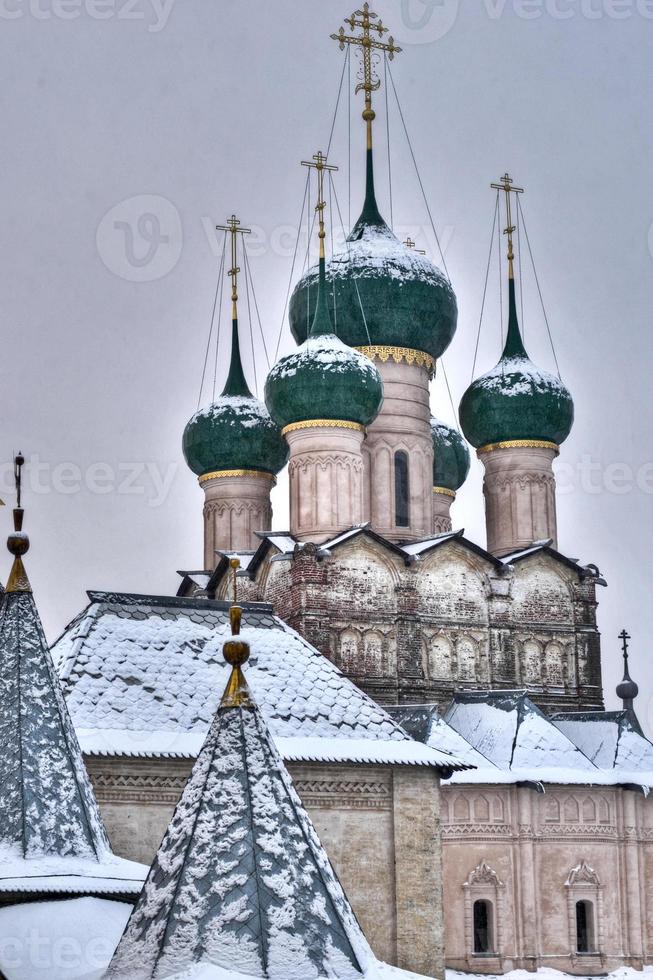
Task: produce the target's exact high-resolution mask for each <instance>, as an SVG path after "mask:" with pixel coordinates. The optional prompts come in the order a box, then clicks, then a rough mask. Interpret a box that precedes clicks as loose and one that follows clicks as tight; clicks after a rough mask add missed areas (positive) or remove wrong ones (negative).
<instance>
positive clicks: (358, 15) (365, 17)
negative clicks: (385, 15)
mask: <svg viewBox="0 0 653 980" xmlns="http://www.w3.org/2000/svg"><path fill="white" fill-rule="evenodd" d="M345 24H348V25H349V27H350V28H351V29H352V31H354V30H355V29H356V28H357V27H360V29H361V31H362V33H361V34H353V35H351V34H345V29H344V27H341V28H340V30H339V31H338V33H337V34H332V35H331V37H332V39H333V40H334V41H338V42H339V43H340V50H341V51H344V49H345V45H346V44H353V45H356V46H358V47H360V48H362V50H363V81H362V82H360V83H359V84H358V85H357V86H356V92H365V109H364V110H363V119H364V120H365V122H366V123H367V146H368V149H371V147H372V120H373V119H374V117H375V115H376V113H375V112H374V109H373V108H372V92H376V91H377V90H378V89H380V88H381V79H380V78H378V77H377V76H376V73H375V71H374V66H373V64H372V55H373V54H375V52H377V51H382V52H384V54H387V56H388V58H389V60H390V61H392V59H393V58H394V56H395V54H398V53H399V52H400V51H401V48H399V47H397V45H396V44H395V42H394V38H393V37H392V35H391V36H390V37H388V39H387V41H384V40H383V35H384V34H387V33H388V28H387V27H384V26H383V23H382V22H381V20H380V19H379V15H378V14H375V13H373V12H372V11H371V10H370V5H369V3H364V4H363V9H362V10H355V11H354V13H353V14H352V15H351V17H348V18H345ZM373 34H377V35H378V39H377V38H374V37H373V36H372V35H373Z"/></svg>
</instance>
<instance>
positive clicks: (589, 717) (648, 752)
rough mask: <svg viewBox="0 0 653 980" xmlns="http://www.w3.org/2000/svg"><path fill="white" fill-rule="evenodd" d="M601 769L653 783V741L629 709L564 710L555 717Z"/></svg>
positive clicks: (554, 720)
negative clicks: (644, 734)
mask: <svg viewBox="0 0 653 980" xmlns="http://www.w3.org/2000/svg"><path fill="white" fill-rule="evenodd" d="M551 720H552V722H553V724H554V725H555V726H556V727H557V728H559V729H560V731H561V732H564V734H565V735H566V736H567V737H568V738H570V739H571V740H572V742H573V743H574V744H575V745H577V746H578V747H579V749H580V750H581V751H582V752H584V754H585V755H586V756H587V757H588V758H589V759H591V760H592V762H593V763H594V765H596V766H598V767H599V769H605V770H614V772H615V773H616V774H619V776H620V777H621V779H622V780H623V781H624V782H632V783H638V784H642V785H648V786H653V745H652V744H651V743H650V742H649V741H648V739H647V738H645V737H644V736H643V735H642V734H641V732H640V731H638V730H637V727H636V726H635V725H634V724H633V721H632V719H631V717H630V715H629V712H628V711H597V712H584V713H577V714H574V713H560V714H557V715H554V716H553V718H552V719H551Z"/></svg>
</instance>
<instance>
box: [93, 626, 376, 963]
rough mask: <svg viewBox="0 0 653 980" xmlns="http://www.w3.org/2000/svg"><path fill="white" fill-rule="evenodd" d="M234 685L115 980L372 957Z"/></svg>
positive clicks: (254, 715)
mask: <svg viewBox="0 0 653 980" xmlns="http://www.w3.org/2000/svg"><path fill="white" fill-rule="evenodd" d="M243 638H244V637H243ZM237 669H239V668H235V667H234V672H233V673H232V676H231V680H230V682H229V687H230V689H231V687H232V681H234V680H237V678H238V675H237V673H236V670H237ZM248 673H249V672H248V671H247V673H246V676H247V674H248ZM237 683H238V692H237V695H236V697H235V698H234V697H233V696H231V697H227V695H226V693H225V696H224V697H223V699H222V701H221V703H220V706H219V707H218V709H217V711H216V714H215V717H214V719H213V721H212V723H211V727H210V729H209V732H208V735H207V737H206V740H205V742H204V745H203V746H202V749H201V751H200V753H199V755H198V757H197V760H196V762H195V765H194V767H193V771H192V773H191V776H190V778H189V780H188V783H187V784H186V787H185V789H184V791H183V793H182V796H181V799H180V801H179V803H178V804H177V807H176V809H175V813H174V816H173V818H172V820H171V822H170V824H169V826H168V829H167V831H166V833H165V836H164V838H163V841H162V843H161V846H160V847H159V850H158V852H157V855H156V857H155V859H154V862H153V864H152V868H151V870H150V873H149V875H148V877H147V881H146V882H145V886H144V888H143V892H142V894H141V896H140V898H139V899H138V901H137V903H136V905H135V907H134V910H133V912H132V914H131V916H130V919H129V922H128V923H127V928H126V929H125V932H124V934H123V937H122V939H121V940H120V942H119V944H118V948H117V950H116V952H115V955H114V957H113V959H112V961H111V964H110V966H109V970H108V972H107V978H108V980H109V978H112V980H121V978H127V977H129V978H130V980H152V978H155V977H165V976H170V975H173V974H175V973H178V972H181V971H182V970H183V969H185V968H190V967H193V966H195V965H197V964H199V963H202V962H208V963H210V964H212V965H215V966H218V967H221V968H222V969H225V970H227V969H228V970H232V971H233V972H234V973H236V974H238V973H242V974H245V975H248V976H252V977H266V976H272V977H284V980H319V978H322V977H337V978H339V980H361V978H362V977H363V975H364V973H365V970H366V968H367V966H368V965H371V964H372V963H373V961H374V957H373V954H372V951H371V949H370V947H369V945H368V943H367V941H366V940H365V937H364V936H363V933H362V930H361V928H360V926H359V925H358V922H357V920H356V918H355V916H354V913H353V912H352V909H351V907H350V905H349V902H348V901H347V899H346V897H345V894H344V892H343V890H342V888H341V886H340V883H339V882H338V879H337V877H336V875H335V872H334V871H333V868H332V867H331V864H330V862H329V859H328V857H327V855H326V852H325V851H324V849H323V847H322V844H321V843H320V840H319V838H318V836H317V834H316V832H315V830H314V828H313V825H312V824H311V821H310V819H309V817H308V815H307V813H306V811H305V810H304V808H303V806H302V803H301V801H300V799H299V797H298V796H297V793H296V792H295V790H294V788H293V785H292V781H291V779H290V776H289V774H288V771H287V770H286V767H285V766H284V764H283V761H282V760H281V757H280V756H279V754H278V752H277V751H276V749H275V747H274V744H273V742H272V738H271V735H270V733H269V730H268V728H267V725H266V723H265V721H264V719H263V717H262V715H261V713H260V711H259V710H258V708H257V707H256V705H255V704H254V703H253V702H252V700H251V699H250V696H249V692H248V691H247V687H246V684H247V681H246V680H245V682H244V684H243V681H242V675H240V680H237Z"/></svg>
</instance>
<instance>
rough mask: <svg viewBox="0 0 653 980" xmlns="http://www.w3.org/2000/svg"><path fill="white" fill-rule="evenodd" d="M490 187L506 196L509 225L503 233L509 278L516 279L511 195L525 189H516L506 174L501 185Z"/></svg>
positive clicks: (522, 191)
mask: <svg viewBox="0 0 653 980" xmlns="http://www.w3.org/2000/svg"><path fill="white" fill-rule="evenodd" d="M490 186H491V187H492V189H493V190H495V191H504V192H505V195H506V221H507V222H508V225H507V227H506V228H504V231H503V233H504V235H507V236H508V278H509V279H514V278H515V271H514V261H515V252H514V249H513V246H512V236H513V232H514V231H515V230H516V228H515V225H513V223H512V206H511V199H510V194H511V193H512V194H523V193H524V188H523V187H515V186H514V184H513V180H512V177H511V176H510V174H508V173H505V174H504V175H503V177H502V178H501V182H500V183H499V184H491V185H490Z"/></svg>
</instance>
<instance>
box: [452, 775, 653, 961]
mask: <svg viewBox="0 0 653 980" xmlns="http://www.w3.org/2000/svg"><path fill="white" fill-rule="evenodd" d="M441 795H442V812H443V843H444V848H443V851H444V891H445V895H446V903H445V937H446V961H447V965H448V966H450V967H453V968H456V969H463V970H468V971H470V972H474V973H496V972H503V971H507V970H511V969H522V968H526V969H535V968H538V967H541V966H547V967H552V968H554V969H558V970H564V971H567V972H571V973H576V974H591V975H594V974H600V973H605V972H607V971H610V970H613V969H616V968H617V967H618V966H621V965H623V964H627V965H631V966H633V967H636V968H641V966H642V964H644V963H649V962H650V961H651V956H652V953H653V950H652V949H651V936H652V935H653V933H652V931H651V927H652V925H653V922H652V918H651V916H652V912H651V904H650V899H651V895H650V891H651V885H650V870H651V865H650V862H651V850H652V847H653V804H652V803H651V802H650V801H648V800H646V799H645V798H644V797H643V796H642V795H639V794H637V793H635V792H632V791H629V790H622V789H618V788H612V787H607V788H606V787H594V788H592V787H564V786H553V787H552V786H549V787H547V791H546V793H545V794H540V793H537V792H535V791H534V790H532V789H527V788H518V787H516V786H505V787H501V786H455V785H451V786H447V785H445V786H444V787H443V791H442V794H441ZM647 871H648V872H649V874H648V876H647ZM476 899H484V900H488V901H491V902H492V904H493V908H494V932H495V942H494V952H495V954H496V955H494V956H477V955H474V952H473V939H472V931H471V910H472V906H473V902H474V900H476ZM581 900H589V901H591V902H592V904H593V906H594V910H595V923H596V952H595V953H594V954H591V955H578V954H577V952H576V945H575V940H576V933H575V904H576V901H581Z"/></svg>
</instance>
